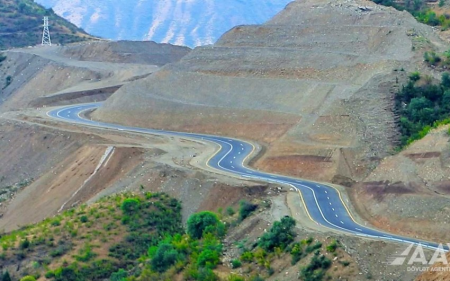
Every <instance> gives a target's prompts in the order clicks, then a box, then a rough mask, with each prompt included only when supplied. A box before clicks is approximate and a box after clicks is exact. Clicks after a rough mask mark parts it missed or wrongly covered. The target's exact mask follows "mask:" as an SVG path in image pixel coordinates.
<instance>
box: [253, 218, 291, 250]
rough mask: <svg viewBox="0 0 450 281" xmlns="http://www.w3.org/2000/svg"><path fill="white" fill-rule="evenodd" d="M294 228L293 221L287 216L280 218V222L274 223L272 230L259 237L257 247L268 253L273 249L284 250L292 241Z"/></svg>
mask: <svg viewBox="0 0 450 281" xmlns="http://www.w3.org/2000/svg"><path fill="white" fill-rule="evenodd" d="M294 226H295V220H294V219H293V218H291V217H288V216H286V217H284V218H282V219H281V221H276V222H274V224H273V226H272V228H271V229H270V230H269V231H268V232H266V233H264V235H263V236H261V238H260V239H259V241H258V246H260V247H261V248H263V249H264V250H266V251H270V252H272V251H273V250H274V249H275V247H280V248H281V249H283V250H284V249H285V248H286V246H287V245H289V244H290V243H292V242H293V241H294V237H295V233H294V231H293V228H294Z"/></svg>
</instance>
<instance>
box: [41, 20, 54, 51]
mask: <svg viewBox="0 0 450 281" xmlns="http://www.w3.org/2000/svg"><path fill="white" fill-rule="evenodd" d="M44 45H46V46H51V45H52V40H51V39H50V31H49V30H48V17H44V31H43V32H42V46H44Z"/></svg>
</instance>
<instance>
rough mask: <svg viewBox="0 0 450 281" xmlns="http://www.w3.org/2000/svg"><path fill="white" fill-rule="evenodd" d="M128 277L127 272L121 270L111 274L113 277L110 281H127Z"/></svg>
mask: <svg viewBox="0 0 450 281" xmlns="http://www.w3.org/2000/svg"><path fill="white" fill-rule="evenodd" d="M127 277H128V272H126V271H125V270H123V269H119V271H117V272H114V273H113V274H111V277H110V278H109V280H110V281H126V278H127Z"/></svg>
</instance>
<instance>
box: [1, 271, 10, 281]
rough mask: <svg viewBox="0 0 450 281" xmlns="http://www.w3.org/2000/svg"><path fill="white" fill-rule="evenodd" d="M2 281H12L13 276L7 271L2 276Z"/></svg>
mask: <svg viewBox="0 0 450 281" xmlns="http://www.w3.org/2000/svg"><path fill="white" fill-rule="evenodd" d="M2 281H11V276H10V275H9V272H8V271H5V272H4V273H3V274H2Z"/></svg>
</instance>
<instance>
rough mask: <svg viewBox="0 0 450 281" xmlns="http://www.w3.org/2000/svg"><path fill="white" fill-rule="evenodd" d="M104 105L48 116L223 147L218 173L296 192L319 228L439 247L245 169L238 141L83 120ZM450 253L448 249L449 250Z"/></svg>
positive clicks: (216, 161) (311, 191)
mask: <svg viewBox="0 0 450 281" xmlns="http://www.w3.org/2000/svg"><path fill="white" fill-rule="evenodd" d="M100 105H101V103H89V104H78V105H71V106H66V107H63V108H58V109H53V110H51V111H49V112H47V115H48V116H49V117H51V118H55V119H58V120H61V121H65V122H69V123H77V124H82V125H89V126H93V127H100V128H106V129H114V130H120V131H128V132H137V133H144V134H157V135H166V136H177V137H184V138H191V139H197V140H204V141H210V142H213V143H216V144H218V145H219V146H220V150H219V151H218V152H216V154H215V155H214V156H212V157H211V158H210V159H209V160H208V163H207V165H209V166H210V167H212V168H214V169H217V170H220V171H226V172H228V173H232V174H234V175H238V176H241V177H245V178H248V179H254V180H261V181H265V182H272V183H278V184H286V185H289V186H291V187H293V188H295V189H296V190H298V191H299V193H301V195H302V198H303V201H304V204H305V205H306V208H307V212H308V215H309V217H310V218H311V220H313V221H314V222H316V223H318V224H321V225H323V226H326V227H328V228H331V229H335V230H340V231H344V232H347V233H350V234H354V235H357V236H363V237H369V238H374V239H382V240H390V241H395V242H403V243H414V244H421V245H422V246H423V247H426V248H431V249H436V248H437V247H438V244H437V243H433V242H427V241H422V240H419V239H414V238H409V237H403V236H399V235H394V234H389V233H386V232H383V231H380V230H376V229H372V228H369V227H366V226H363V225H360V224H358V223H357V222H355V220H354V219H353V218H352V217H351V215H350V213H349V211H348V209H347V207H346V206H345V204H344V202H343V200H342V197H341V195H340V194H339V192H338V191H337V190H336V189H335V188H332V187H330V186H327V185H322V184H318V183H314V182H309V181H306V180H301V179H296V178H290V177H286V176H281V175H274V174H268V173H264V172H261V171H256V170H253V169H251V168H249V167H246V166H245V165H244V162H245V160H246V158H247V157H248V156H249V155H250V154H251V153H252V152H253V149H254V147H253V145H252V144H250V143H248V142H245V141H242V140H238V139H234V138H226V137H220V136H213V135H203V134H195V133H182V132H172V131H163V130H154V129H144V128H138V127H128V126H122V125H116V124H110V123H104V122H97V121H93V120H88V119H85V118H83V117H81V116H80V114H81V113H82V112H84V111H88V110H94V109H96V108H98V107H99V106H100ZM446 250H448V249H447V248H446Z"/></svg>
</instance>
